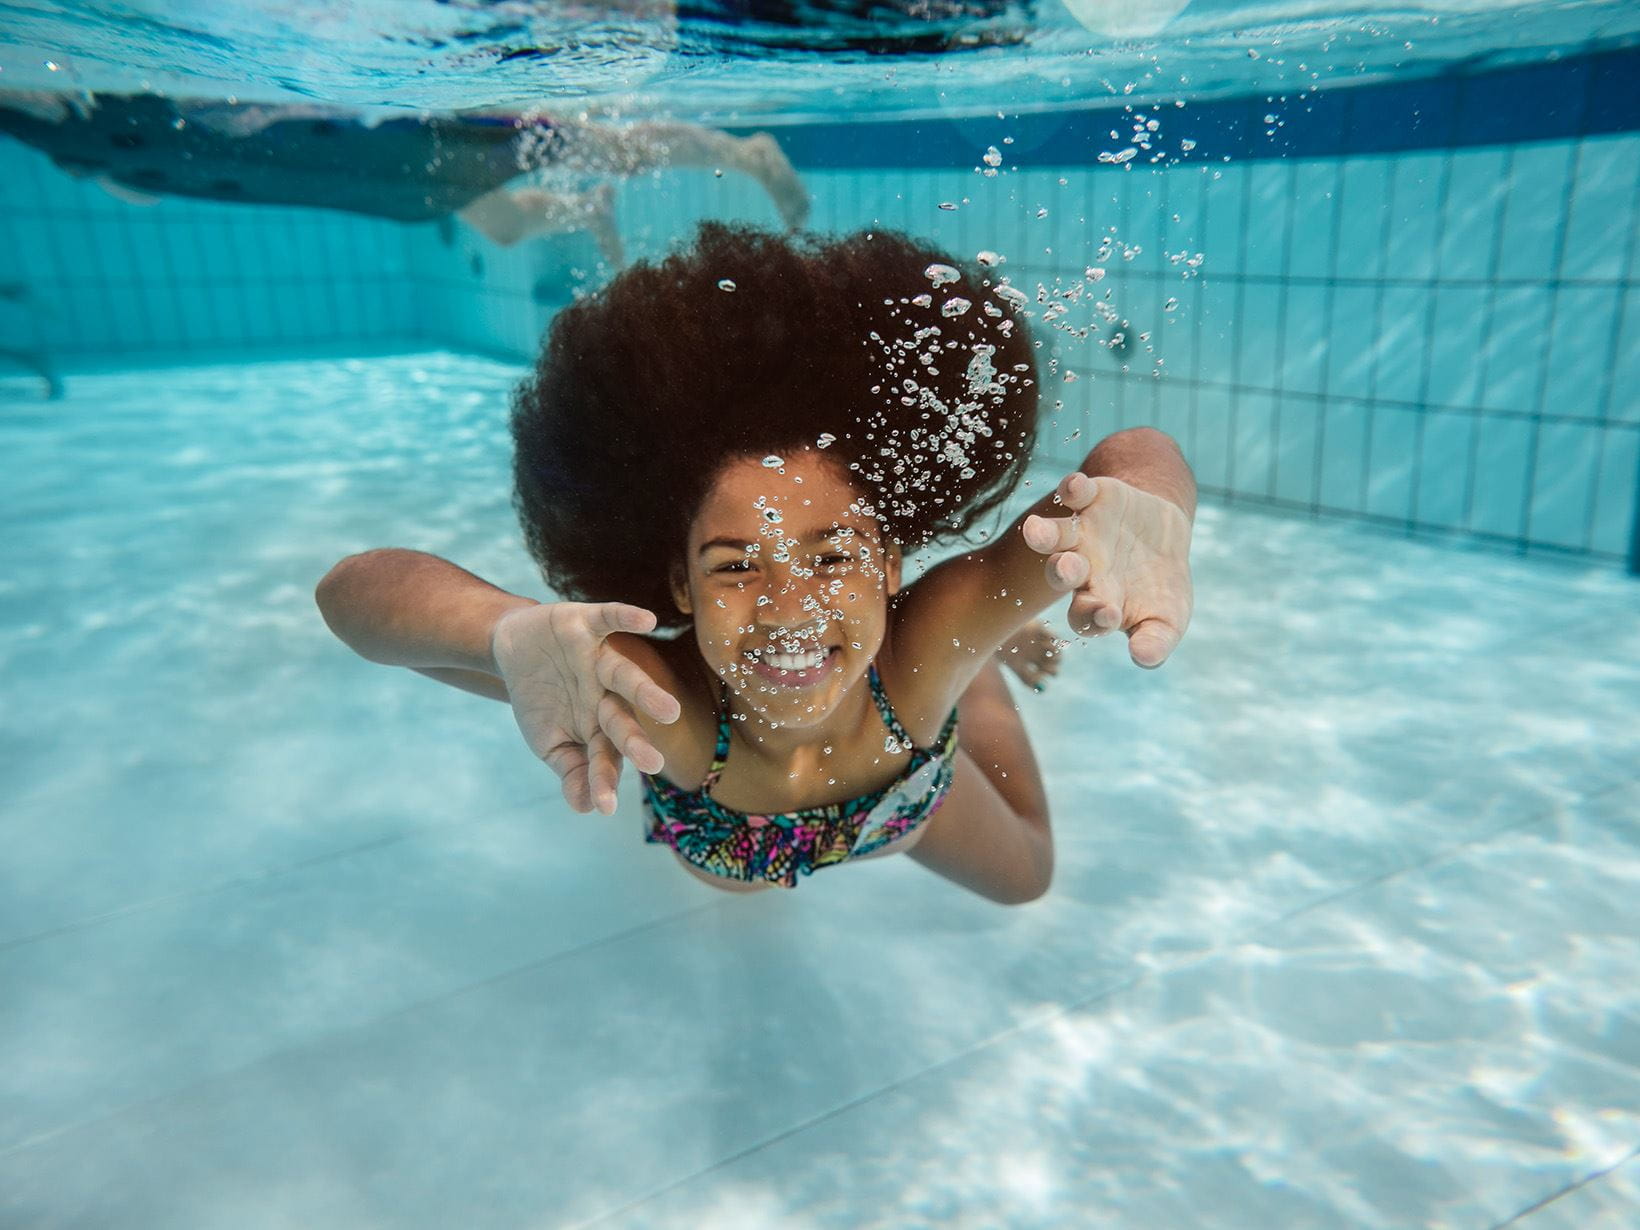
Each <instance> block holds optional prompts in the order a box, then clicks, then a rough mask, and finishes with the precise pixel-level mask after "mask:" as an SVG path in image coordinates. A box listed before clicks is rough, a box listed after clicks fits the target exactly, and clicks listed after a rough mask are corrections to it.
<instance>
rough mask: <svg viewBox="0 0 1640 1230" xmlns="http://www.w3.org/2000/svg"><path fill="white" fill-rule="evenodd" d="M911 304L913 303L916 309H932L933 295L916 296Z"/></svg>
mask: <svg viewBox="0 0 1640 1230" xmlns="http://www.w3.org/2000/svg"><path fill="white" fill-rule="evenodd" d="M911 302H913V303H915V304H916V305H917V306H918V307H933V306H934V296H933V295H918V296H917V297H916V298H915V299H913V300H912V301H911Z"/></svg>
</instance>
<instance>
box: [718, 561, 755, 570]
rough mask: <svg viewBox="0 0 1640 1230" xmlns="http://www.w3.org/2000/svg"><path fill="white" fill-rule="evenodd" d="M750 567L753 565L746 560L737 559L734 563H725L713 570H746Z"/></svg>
mask: <svg viewBox="0 0 1640 1230" xmlns="http://www.w3.org/2000/svg"><path fill="white" fill-rule="evenodd" d="M749 567H751V565H749V564H748V563H747V562H746V561H745V560H737V561H736V562H735V563H733V564H724V565H722V566H721V567H718V568H714V569H712V571H713V572H745V571H746V570H747V569H748V568H749Z"/></svg>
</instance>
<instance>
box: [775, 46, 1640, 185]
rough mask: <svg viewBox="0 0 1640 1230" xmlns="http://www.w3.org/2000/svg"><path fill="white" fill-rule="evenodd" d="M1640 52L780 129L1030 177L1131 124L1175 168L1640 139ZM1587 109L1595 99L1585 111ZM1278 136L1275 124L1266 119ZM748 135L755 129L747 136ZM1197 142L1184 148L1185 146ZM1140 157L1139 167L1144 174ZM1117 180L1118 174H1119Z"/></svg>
mask: <svg viewBox="0 0 1640 1230" xmlns="http://www.w3.org/2000/svg"><path fill="white" fill-rule="evenodd" d="M1637 81H1640V47H1631V48H1623V49H1620V50H1615V51H1599V52H1590V53H1587V54H1584V55H1577V56H1567V57H1565V58H1563V59H1560V60H1557V61H1555V62H1553V63H1548V64H1532V65H1523V66H1517V67H1512V68H1501V69H1493V70H1491V71H1479V70H1457V71H1452V72H1449V73H1446V74H1444V75H1441V76H1437V77H1430V78H1424V79H1422V80H1411V81H1385V82H1372V83H1370V84H1365V85H1356V86H1332V87H1330V88H1327V89H1323V90H1318V91H1316V92H1314V93H1309V94H1300V95H1294V96H1290V97H1288V98H1287V99H1286V100H1285V101H1280V102H1271V101H1270V100H1269V98H1268V96H1266V95H1263V94H1260V95H1256V96H1249V97H1242V98H1226V99H1218V100H1213V101H1208V102H1199V103H1192V104H1191V105H1189V106H1187V107H1183V108H1176V107H1174V106H1172V105H1164V104H1161V103H1157V104H1153V105H1151V106H1149V107H1145V108H1139V107H1135V108H1134V109H1133V111H1131V112H1130V111H1128V110H1126V109H1125V108H1124V107H1123V106H1108V107H1096V108H1089V109H1087V110H1080V111H1065V112H1055V113H1052V114H1046V115H1016V116H1011V117H1009V118H1008V119H1006V120H998V119H994V118H990V119H986V118H979V117H965V118H963V119H961V120H960V121H958V120H947V119H943V118H942V119H929V120H896V121H892V122H888V123H882V124H862V123H860V122H859V121H858V120H850V121H848V122H846V123H835V124H812V125H804V126H801V127H794V128H789V129H785V130H782V132H781V134H780V141H781V145H782V146H783V147H784V148H785V150H786V152H787V154H788V155H789V156H790V157H791V159H792V161H793V162H795V163H796V164H797V165H799V166H801V167H805V168H810V169H845V168H850V167H894V168H898V169H917V168H928V167H934V168H939V169H942V170H947V169H949V168H951V167H954V166H962V165H964V164H966V163H969V162H972V161H974V159H975V150H976V149H978V148H981V147H983V146H984V145H985V144H986V143H991V144H996V145H998V146H999V148H1000V145H1001V141H1002V138H1003V137H1004V136H1011V137H1013V138H1014V151H1012V152H1010V154H1009V162H1010V163H1011V164H1017V165H1018V166H1019V167H1021V168H1024V167H1027V166H1076V165H1086V166H1094V167H1098V166H1109V165H1110V164H1102V163H1100V162H1099V161H1098V157H1099V154H1100V152H1101V151H1114V150H1116V149H1119V148H1122V147H1123V145H1124V142H1116V141H1112V140H1111V137H1110V132H1111V129H1113V128H1114V129H1115V130H1116V131H1118V132H1120V133H1126V132H1128V131H1131V129H1132V120H1133V115H1134V114H1136V113H1141V112H1143V111H1149V112H1150V113H1151V114H1153V115H1154V116H1155V117H1156V118H1157V119H1158V120H1160V121H1161V132H1160V134H1159V137H1160V140H1159V141H1158V143H1157V144H1156V150H1158V151H1165V152H1166V154H1167V163H1166V164H1167V165H1169V166H1173V165H1177V164H1179V163H1184V162H1193V163H1199V162H1220V161H1223V160H1224V159H1225V158H1232V159H1235V160H1237V161H1246V160H1249V159H1261V158H1320V157H1340V156H1347V155H1351V154H1385V153H1397V152H1403V151H1407V150H1418V149H1432V148H1440V149H1448V148H1458V147H1466V146H1473V145H1518V144H1520V143H1522V142H1526V141H1542V140H1550V139H1553V138H1564V137H1576V136H1594V135H1599V134H1601V133H1616V132H1634V131H1637V130H1640V88H1636V86H1635V82H1637ZM1585 99H1586V100H1587V101H1586V102H1585ZM1267 115H1270V116H1274V117H1275V119H1276V123H1273V124H1272V123H1266V122H1265V118H1264V117H1265V116H1267ZM744 131H746V132H751V131H752V130H751V129H746V130H744ZM1183 137H1188V138H1190V139H1191V140H1192V141H1194V142H1196V146H1195V148H1194V149H1192V150H1190V151H1188V152H1185V151H1182V150H1180V148H1179V140H1180V138H1183ZM1152 156H1153V154H1152V153H1146V152H1141V153H1140V154H1139V155H1138V157H1137V158H1135V159H1134V160H1133V162H1131V163H1128V164H1127V165H1128V166H1145V165H1147V164H1148V159H1149V158H1151V157H1152ZM1111 169H1112V170H1116V169H1118V168H1116V167H1111Z"/></svg>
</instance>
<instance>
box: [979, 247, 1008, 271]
mask: <svg viewBox="0 0 1640 1230" xmlns="http://www.w3.org/2000/svg"><path fill="white" fill-rule="evenodd" d="M974 259H975V260H977V261H978V262H979V263H980V264H982V265H984V266H985V267H986V268H987V269H995V268H996V267H997V266H998V265H1000V264H1002V263H1004V262H1005V261H1006V260H1007V259H1008V258H1007V257H1006V256H1003V255H1002V254H1000V253H998V252H992V251H991V250H990V249H989V248H987V249H986V250H985V251H983V252H981V253H979V254H978V255H977V256H975V257H974Z"/></svg>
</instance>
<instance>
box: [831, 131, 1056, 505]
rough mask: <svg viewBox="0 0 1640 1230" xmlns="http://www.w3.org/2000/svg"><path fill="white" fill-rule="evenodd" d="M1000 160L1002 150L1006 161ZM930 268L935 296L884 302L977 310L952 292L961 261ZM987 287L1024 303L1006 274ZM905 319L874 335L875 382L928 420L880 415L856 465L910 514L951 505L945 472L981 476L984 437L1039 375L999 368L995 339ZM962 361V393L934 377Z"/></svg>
mask: <svg viewBox="0 0 1640 1230" xmlns="http://www.w3.org/2000/svg"><path fill="white" fill-rule="evenodd" d="M1000 157H1001V156H1000V154H998V161H1000ZM1003 259H1004V258H1003V257H1001V256H1000V255H999V254H997V253H995V252H990V251H987V252H982V253H981V254H980V257H979V263H980V264H981V265H982V266H985V267H987V268H994V267H995V266H996V265H1000V264H1001V263H1002V262H1003ZM923 273H924V276H925V277H926V278H927V279H928V282H929V286H930V291H929V292H928V293H924V294H919V295H913V296H908V297H907V298H903V299H899V300H894V299H885V300H884V301H883V302H884V306H886V307H890V308H893V307H896V306H899V307H906V308H912V307H915V308H922V309H929V308H932V307H934V306H935V303H936V297H937V299H938V307H939V313H940V316H941V318H942V319H946V320H953V319H956V318H959V317H962V316H966V315H967V314H968V313H969V312H970V311H972V310H973V308H974V302H973V300H971V299H969V298H967V297H966V296H962V295H955V294H949V293H945V291H944V288H946V287H949V286H952V285H954V284H955V283H957V282H958V281H960V279H961V276H962V275H961V273H960V272H959V271H958V270H957V269H955V268H954V267H953V266H951V265H946V264H940V263H935V264H931V265H929V266H928V267H927V268H926V269H925V270H924V271H923ZM981 289H984V290H989V291H990V292H991V295H992V297H993V298H995V299H998V300H1000V301H1001V302H1002V303H1004V304H1007V305H1008V306H1009V307H1017V306H1018V305H1019V304H1021V303H1023V301H1024V296H1023V295H1021V294H1019V292H1018V291H1016V290H1014V288H1012V287H1011V286H1009V285H1008V284H1007V279H1006V278H1001V279H998V281H997V282H996V283H995V284H994V285H993V283H992V281H991V280H990V279H985V280H984V281H983V282H982V284H981ZM936 293H937V294H936ZM980 311H981V314H982V315H984V316H985V317H986V318H988V319H990V320H995V321H996V322H997V323H996V324H995V326H994V327H995V328H996V330H997V332H998V333H1000V334H1002V335H1003V336H1007V335H1008V334H1009V333H1010V332H1012V330H1013V327H1014V322H1013V320H1011V319H1006V318H1005V316H1006V313H1005V312H1004V311H1003V309H1002V308H1000V307H998V306H997V304H996V303H994V302H992V301H991V300H990V299H982V300H981V302H980ZM924 319H926V318H924ZM898 320H899V321H900V322H901V323H903V324H904V325H905V326H906V330H905V331H904V332H901V333H898V334H897V335H896V336H893V337H884V336H883V335H882V334H881V333H879V332H877V331H876V330H873V331H872V332H871V334H870V335H869V340H870V341H871V342H872V343H875V345H876V346H877V348H878V350H879V352H880V357H881V372H882V379H881V381H880V382H879V383H878V384H875V385H873V386H872V388H871V392H872V393H873V394H875V395H878V396H881V397H883V398H885V400H891V401H897V402H898V403H899V404H900V406H902V407H905V408H907V409H914V410H918V411H920V414H919V416H918V417H919V420H920V421H919V423H918V424H916V425H912V426H910V427H902V426H892V425H890V421H889V418H888V416H887V415H881V416H879V417H878V418H877V419H876V420H874V422H873V423H872V424H871V426H870V427H869V428H868V429H867V431H866V433H865V435H866V439H867V440H870V441H872V442H873V443H874V444H875V445H876V456H875V460H870V461H865V462H854V463H851V466H850V468H851V469H852V470H855V471H857V472H858V473H859V474H860V476H861V477H862V478H863V479H865V480H866V481H867V482H870V483H872V484H874V485H875V487H876V489H877V490H878V491H880V492H881V493H883V495H884V496H885V497H886V498H887V501H888V509H889V511H890V512H892V513H894V514H896V515H901V516H905V515H910V514H912V513H914V512H915V511H916V509H917V506H918V501H919V500H930V501H932V502H933V504H934V505H935V506H941V505H945V504H946V503H947V501H948V498H949V497H948V496H947V495H946V494H944V493H943V488H944V486H945V484H944V483H943V482H942V478H941V476H942V474H952V473H954V474H955V476H956V477H957V478H958V479H963V480H966V479H970V478H973V477H974V476H975V474H976V473H977V470H976V465H975V463H976V461H977V460H978V458H977V456H976V453H975V450H976V449H978V448H980V447H982V443H981V442H982V441H985V440H994V438H995V429H994V428H993V426H992V421H991V420H992V416H993V413H994V412H995V411H996V410H998V409H1000V408H1001V407H1002V406H1003V404H1004V402H1005V401H1006V398H1007V396H1008V393H1009V391H1010V389H1009V386H1010V385H1012V384H1014V383H1015V382H1016V381H1017V382H1019V383H1020V384H1021V385H1022V386H1023V385H1028V384H1030V383H1031V380H1030V377H1029V375H1028V374H1025V373H1027V372H1028V371H1029V368H1028V367H1027V366H1026V365H1024V364H1020V365H1018V367H1017V370H1016V371H1013V372H998V371H997V369H996V365H995V363H994V361H993V359H994V356H995V355H996V349H997V348H996V346H994V345H992V344H991V343H989V342H985V341H974V340H968V341H962V340H959V339H958V338H955V337H948V336H946V334H945V331H944V329H943V328H942V326H941V325H939V324H935V323H921V321H919V319H918V318H917V317H915V316H913V315H912V314H911V313H910V312H909V311H908V312H906V313H905V314H903V315H901V316H899V317H898ZM964 332H965V333H966V331H964ZM968 336H970V337H971V335H968ZM954 364H961V365H962V369H961V370H962V373H963V375H962V380H961V381H960V382H959V384H958V391H957V394H956V396H955V397H953V396H951V394H950V391H949V388H948V386H946V385H944V384H942V383H940V382H937V381H936V380H935V379H934V378H935V377H938V376H939V375H940V374H941V372H942V370H944V369H945V368H946V367H947V366H949V365H954ZM942 388H943V389H945V391H944V392H942ZM994 447H1001V441H996V443H995V445H994ZM1010 459H1011V458H1010Z"/></svg>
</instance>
